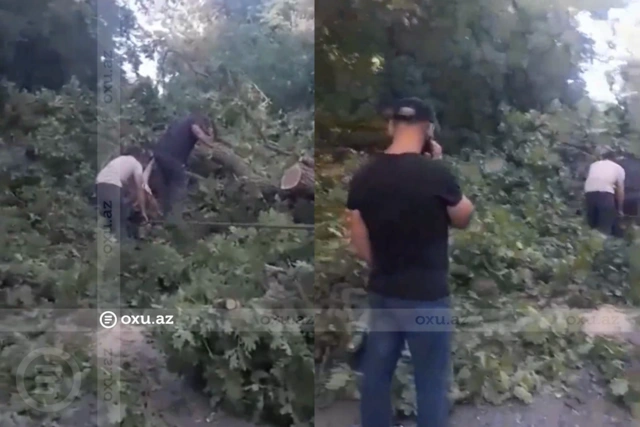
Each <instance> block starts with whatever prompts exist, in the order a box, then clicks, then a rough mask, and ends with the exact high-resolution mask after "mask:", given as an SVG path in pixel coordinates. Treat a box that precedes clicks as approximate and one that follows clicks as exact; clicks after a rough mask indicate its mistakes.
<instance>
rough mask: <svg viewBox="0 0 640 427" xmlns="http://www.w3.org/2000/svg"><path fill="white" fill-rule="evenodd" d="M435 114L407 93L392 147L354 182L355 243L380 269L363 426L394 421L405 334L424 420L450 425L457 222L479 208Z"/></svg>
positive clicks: (421, 424)
mask: <svg viewBox="0 0 640 427" xmlns="http://www.w3.org/2000/svg"><path fill="white" fill-rule="evenodd" d="M434 123H435V115H434V113H433V110H432V109H431V108H430V107H429V106H428V105H426V104H424V103H423V102H422V101H420V100H418V99H415V98H409V99H404V100H402V101H400V102H399V103H398V104H397V105H396V106H395V108H394V111H393V117H392V119H391V121H390V122H389V132H390V134H391V135H392V136H393V142H392V144H391V146H390V147H389V148H388V149H387V150H386V152H385V153H383V154H381V155H379V156H377V157H376V158H374V159H373V160H372V161H370V162H369V163H368V164H366V165H365V166H364V167H363V168H362V169H360V170H359V171H358V172H357V173H356V174H355V176H354V177H353V179H352V181H351V184H350V189H349V196H348V201H347V208H348V210H349V220H350V226H349V230H350V240H351V245H352V247H353V249H354V250H355V252H356V254H357V255H358V256H359V257H360V258H362V259H364V260H365V261H366V262H367V263H368V264H369V266H370V269H371V273H370V277H369V293H370V304H371V309H372V310H371V324H370V331H369V334H368V337H367V340H366V348H365V349H364V352H363V356H362V365H361V368H362V372H363V375H364V378H363V383H362V393H361V395H362V399H361V424H362V427H388V426H389V425H391V421H392V409H391V398H390V393H391V380H392V378H393V374H394V371H395V368H396V365H397V362H398V359H399V357H400V354H401V351H402V349H403V348H404V345H405V341H406V342H407V343H408V345H409V350H410V352H411V355H412V360H413V364H414V367H415V383H416V391H417V409H418V419H417V421H418V427H426V426H429V427H444V426H446V425H448V424H447V422H448V414H449V404H448V400H447V393H448V390H449V372H450V360H451V357H450V352H451V336H452V325H451V322H450V319H451V317H450V316H451V314H450V302H449V288H448V273H449V255H448V241H449V227H450V226H452V227H456V228H466V227H467V226H468V224H469V221H470V219H471V215H472V213H473V210H474V208H473V205H472V204H471V202H470V201H469V200H468V199H467V198H466V197H465V196H464V195H463V194H462V192H461V190H460V186H459V185H458V181H457V179H456V178H455V176H454V175H453V174H452V173H451V172H450V171H449V169H448V168H447V167H446V165H445V164H444V163H443V162H442V160H440V158H441V156H442V149H441V147H440V146H439V145H438V144H437V143H436V142H435V141H433V139H432V137H433V127H434ZM425 143H428V144H432V147H431V148H430V150H424V144H425ZM425 152H430V153H431V154H429V155H425V154H422V153H425Z"/></svg>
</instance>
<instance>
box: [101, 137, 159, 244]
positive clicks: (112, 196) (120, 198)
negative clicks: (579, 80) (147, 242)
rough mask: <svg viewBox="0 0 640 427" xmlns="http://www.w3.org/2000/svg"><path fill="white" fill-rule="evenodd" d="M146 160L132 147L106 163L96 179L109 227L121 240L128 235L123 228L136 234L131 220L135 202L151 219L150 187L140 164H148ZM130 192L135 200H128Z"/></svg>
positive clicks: (141, 152) (103, 212) (145, 217)
mask: <svg viewBox="0 0 640 427" xmlns="http://www.w3.org/2000/svg"><path fill="white" fill-rule="evenodd" d="M146 160H147V159H146V158H145V156H144V154H143V151H142V150H141V149H139V148H137V147H131V148H129V149H127V150H126V151H125V152H123V155H121V156H119V157H116V158H115V159H113V160H111V161H110V162H109V163H107V165H106V166H105V167H104V168H103V169H102V170H101V171H100V173H98V176H97V178H96V196H97V199H98V209H99V210H100V214H101V215H102V216H103V217H104V218H105V220H106V221H107V225H106V226H107V228H108V229H109V231H110V232H111V233H112V234H113V235H114V236H115V237H116V238H117V239H118V240H121V239H122V237H125V236H123V235H122V231H123V230H126V237H128V238H132V237H136V235H137V233H136V230H134V229H133V227H132V224H131V223H130V222H129V216H130V215H131V212H132V207H133V205H138V207H139V208H140V212H141V214H142V217H143V218H144V220H145V221H147V220H148V218H147V199H148V197H150V194H151V190H150V189H149V186H148V185H147V183H146V181H145V178H144V172H143V171H144V169H143V166H142V163H141V162H145V163H146ZM127 192H131V193H133V200H128V199H127V197H126V194H127ZM145 193H146V194H145Z"/></svg>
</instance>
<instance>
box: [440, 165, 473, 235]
mask: <svg viewBox="0 0 640 427" xmlns="http://www.w3.org/2000/svg"><path fill="white" fill-rule="evenodd" d="M443 174H444V179H443V182H442V187H441V188H440V189H439V193H438V196H440V198H441V199H442V200H443V201H444V203H445V205H446V206H447V213H448V215H449V221H450V223H451V226H452V227H453V228H458V229H465V228H467V227H468V226H469V223H470V222H471V217H472V215H473V212H474V210H475V208H474V206H473V203H471V201H470V200H469V199H467V197H466V196H465V195H464V194H462V190H461V189H460V185H459V184H458V180H457V179H456V177H455V176H454V175H453V174H452V173H451V172H450V171H449V170H448V169H444V171H443Z"/></svg>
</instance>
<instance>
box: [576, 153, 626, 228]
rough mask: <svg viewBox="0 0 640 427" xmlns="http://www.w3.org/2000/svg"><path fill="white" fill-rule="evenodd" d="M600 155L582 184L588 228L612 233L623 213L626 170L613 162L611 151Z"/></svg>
mask: <svg viewBox="0 0 640 427" xmlns="http://www.w3.org/2000/svg"><path fill="white" fill-rule="evenodd" d="M602 157H603V158H602V160H598V161H596V162H594V163H592V164H591V166H590V167H589V173H588V175H587V179H586V181H585V183H584V192H585V199H586V205H587V206H586V209H587V222H588V224H589V226H590V227H591V228H595V229H598V230H600V231H601V232H603V233H605V234H608V235H611V234H614V230H615V228H616V224H617V222H618V216H619V215H620V216H622V209H623V206H624V179H625V171H624V169H623V168H622V166H620V165H619V164H617V163H616V162H614V161H613V158H614V154H613V153H612V152H607V153H605V154H604V155H603V156H602Z"/></svg>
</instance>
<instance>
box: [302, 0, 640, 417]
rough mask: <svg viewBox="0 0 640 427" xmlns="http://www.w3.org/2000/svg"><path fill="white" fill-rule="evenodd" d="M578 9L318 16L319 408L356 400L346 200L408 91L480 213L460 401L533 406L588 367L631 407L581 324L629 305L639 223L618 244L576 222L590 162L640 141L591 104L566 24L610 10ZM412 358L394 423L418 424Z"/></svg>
mask: <svg viewBox="0 0 640 427" xmlns="http://www.w3.org/2000/svg"><path fill="white" fill-rule="evenodd" d="M586 3H587V2H561V1H556V2H547V3H544V4H542V3H535V2H529V1H518V2H503V1H497V2H489V3H486V2H485V3H482V4H481V5H480V4H476V5H471V4H469V3H464V2H448V3H446V4H444V3H442V4H440V3H438V4H435V3H434V4H430V5H425V4H417V3H414V2H408V3H407V2H404V3H398V2H392V3H389V4H386V3H385V4H383V3H380V2H368V3H366V4H364V3H358V4H356V3H354V2H341V3H339V4H338V3H337V2H336V3H333V4H330V5H328V6H327V7H326V9H324V10H322V11H318V13H319V19H318V20H317V22H316V31H317V33H318V34H319V36H318V37H319V38H318V46H317V52H318V58H317V64H318V67H319V70H320V69H322V72H320V71H319V72H318V77H319V79H318V80H317V81H316V92H317V100H318V104H317V109H318V115H317V126H318V131H319V133H318V135H319V138H318V139H317V141H316V147H317V148H318V150H322V151H323V156H322V161H321V162H320V161H319V162H318V172H317V174H318V175H317V182H316V194H317V195H318V200H317V205H316V211H317V213H316V233H317V234H316V266H317V276H316V283H315V294H314V295H315V297H314V299H315V300H316V301H317V303H318V304H319V305H321V306H325V307H329V308H328V309H327V310H325V311H323V315H322V316H320V317H317V318H316V363H317V365H318V368H317V373H316V378H317V383H318V384H317V385H318V386H317V390H316V392H317V402H322V404H328V403H330V402H331V401H333V400H334V399H336V398H340V397H345V396H349V397H353V396H357V395H358V393H357V390H356V387H355V380H356V375H355V373H353V372H352V371H351V370H350V369H349V368H348V366H347V365H346V363H345V356H346V355H347V353H348V351H349V349H350V348H351V346H353V345H354V344H355V343H357V342H358V340H359V335H360V332H361V331H362V330H363V329H365V328H366V325H363V323H362V320H363V319H362V318H361V315H360V313H361V311H360V310H359V309H361V308H363V307H365V306H366V300H365V299H364V298H363V296H364V294H365V292H364V291H365V290H366V283H365V282H366V280H365V277H366V273H367V272H366V268H365V266H364V265H362V264H361V263H360V262H359V261H357V260H355V259H354V258H353V256H352V255H351V253H350V251H349V250H348V249H347V247H346V242H345V237H344V232H343V229H342V212H343V209H344V203H345V199H346V192H345V189H346V184H347V183H348V180H349V177H350V176H351V174H352V173H353V172H354V170H355V169H356V168H357V167H358V165H360V164H361V163H362V162H363V161H365V160H366V157H367V156H366V155H365V154H364V153H363V152H368V151H373V150H375V149H378V148H381V147H382V146H384V144H386V143H388V141H387V140H386V139H385V137H384V130H385V128H384V126H385V123H384V121H381V120H380V119H379V118H378V117H377V115H376V110H377V108H378V106H379V105H381V104H382V105H384V103H385V102H387V101H388V100H389V99H390V98H397V97H401V96H418V97H420V98H423V99H427V100H430V101H432V103H433V104H434V105H435V106H436V109H437V110H438V118H439V121H440V123H439V125H440V127H441V131H440V133H439V135H437V139H438V141H439V142H440V143H441V144H442V145H443V146H444V150H445V154H446V156H445V161H446V162H447V163H448V164H449V165H450V167H451V168H452V169H453V170H454V171H455V172H456V174H457V176H458V177H459V179H460V181H461V185H462V188H463V191H464V192H465V194H466V195H467V196H468V197H469V198H470V199H471V200H472V201H474V203H475V204H476V208H477V212H476V214H475V218H474V220H473V222H472V225H471V226H470V228H469V229H467V230H464V231H455V232H453V237H452V239H451V245H450V246H451V247H450V250H451V253H450V259H451V276H452V277H451V287H452V289H453V301H454V308H455V312H456V316H457V317H458V319H460V325H459V328H458V332H457V334H456V338H455V342H454V346H453V352H454V366H453V375H454V379H455V381H454V385H453V387H452V390H451V394H452V397H453V398H454V399H455V400H456V401H482V400H484V401H488V402H491V403H493V404H500V403H502V402H504V401H505V400H508V399H511V398H515V399H519V400H521V401H524V402H527V403H528V402H530V401H531V400H532V399H533V396H534V395H535V394H536V393H537V392H539V391H541V390H544V389H545V388H547V387H549V386H551V387H556V388H565V389H566V388H567V387H570V386H571V385H572V384H575V381H577V379H578V378H579V376H580V374H579V373H580V372H581V370H582V369H584V367H585V365H587V364H588V361H595V366H597V367H598V368H600V370H601V373H602V376H603V377H604V380H605V381H609V384H610V390H611V392H612V395H614V396H622V395H624V396H625V398H626V400H627V402H628V403H629V402H632V401H634V400H633V399H635V398H634V397H633V396H635V394H634V393H636V391H635V388H634V387H637V386H631V385H630V384H631V383H630V381H629V379H628V378H625V377H626V373H625V366H627V363H629V361H630V360H631V359H633V356H632V355H631V354H630V351H631V350H630V348H629V346H628V345H627V344H625V343H620V342H617V341H611V340H606V339H602V338H592V337H588V336H586V335H585V333H584V332H583V331H582V328H581V327H580V323H579V321H578V320H577V319H578V318H579V317H580V315H581V313H580V312H579V311H577V310H578V309H590V308H595V307H598V306H599V305H601V304H605V303H606V304H614V305H616V306H619V307H628V306H631V305H632V304H633V303H634V302H636V301H637V296H636V293H637V279H634V277H635V273H633V272H635V270H636V269H637V266H636V265H635V264H637V263H636V259H635V257H634V256H633V254H634V253H635V252H636V251H637V237H636V231H635V228H634V226H633V225H632V224H628V225H627V230H626V234H627V236H626V238H625V239H624V240H618V241H617V240H615V239H607V238H605V237H604V236H602V235H600V234H599V233H597V232H592V231H591V230H589V229H588V228H587V227H585V225H584V223H583V219H582V218H581V216H580V215H579V210H580V209H581V207H582V185H583V180H584V178H585V175H586V170H587V169H586V168H587V167H588V165H589V164H590V163H591V162H592V161H593V160H594V158H595V157H594V154H596V153H597V152H598V151H599V150H600V147H603V146H608V147H612V148H614V149H616V150H617V151H618V152H619V153H622V154H625V155H627V156H629V155H631V154H632V153H636V150H637V143H636V141H637V138H638V134H637V133H635V131H634V130H633V129H632V128H631V127H630V126H629V121H630V116H629V114H631V113H630V110H629V109H628V108H627V107H625V105H622V104H616V105H607V106H604V107H602V106H600V105H596V104H595V103H594V102H593V101H592V100H591V99H590V98H588V97H587V96H586V92H585V90H584V82H582V80H581V75H580V68H581V66H582V64H583V63H584V61H588V60H589V59H590V58H592V57H593V55H594V51H593V49H592V47H593V41H592V40H589V39H588V38H587V37H586V36H585V35H584V34H582V33H581V32H580V31H579V30H578V28H577V24H576V21H575V17H576V13H578V12H579V11H580V10H582V11H585V10H592V11H595V10H597V9H600V11H601V10H602V9H606V8H609V7H615V6H617V5H616V4H613V2H607V4H600V3H598V2H589V4H586ZM345 20H347V21H348V24H347V25H345V24H344V21H345ZM381 28H382V29H384V31H380V29H381ZM416 40H420V42H419V43H417V42H416ZM345 145H346V146H349V147H353V148H355V149H358V150H361V152H353V151H349V150H345V149H344V148H343V147H344V146H345ZM338 146H342V147H341V148H340V149H338V148H337V147H338ZM409 361H410V355H409V354H408V353H405V354H403V358H402V360H401V362H400V366H399V368H398V371H397V375H396V378H395V388H394V396H393V397H394V402H395V408H396V410H397V411H398V412H400V413H402V414H403V415H412V414H414V413H415V402H414V396H413V395H414V390H413V377H412V374H411V368H410V366H409V364H408V362H409Z"/></svg>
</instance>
